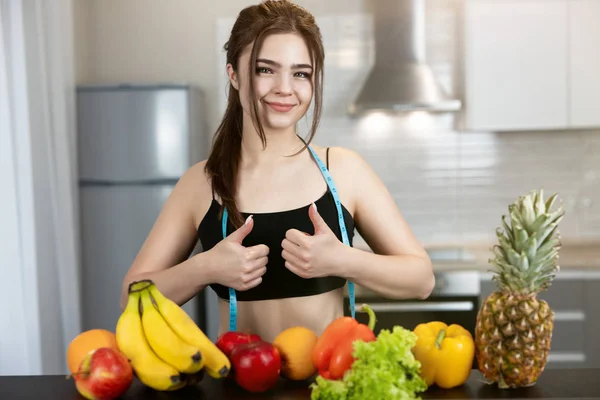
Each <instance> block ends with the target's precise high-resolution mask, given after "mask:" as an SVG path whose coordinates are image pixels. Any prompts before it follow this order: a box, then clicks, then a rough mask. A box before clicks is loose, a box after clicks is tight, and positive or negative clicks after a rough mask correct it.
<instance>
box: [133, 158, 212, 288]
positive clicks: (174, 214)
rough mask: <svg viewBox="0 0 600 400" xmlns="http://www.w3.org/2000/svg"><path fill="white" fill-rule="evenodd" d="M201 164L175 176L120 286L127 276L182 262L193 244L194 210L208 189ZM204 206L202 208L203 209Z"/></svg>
mask: <svg viewBox="0 0 600 400" xmlns="http://www.w3.org/2000/svg"><path fill="white" fill-rule="evenodd" d="M203 168H204V163H199V164H196V165H195V166H193V167H191V168H190V169H189V170H188V171H186V173H185V174H184V175H183V176H182V177H181V178H180V179H179V181H178V182H177V184H176V185H175V187H174V188H173V191H172V192H171V194H170V195H169V197H168V199H167V201H166V202H165V204H164V205H163V207H162V210H161V212H160V214H159V216H158V218H157V219H156V221H155V222H154V225H153V227H152V229H151V231H150V232H149V234H148V236H147V238H146V240H145V241H144V243H143V245H142V247H141V249H140V250H139V252H138V254H137V256H136V258H135V259H134V261H133V264H132V265H131V267H130V269H129V271H128V272H127V275H126V276H125V280H124V285H125V284H126V282H127V281H129V280H130V278H132V277H134V276H139V275H145V274H148V273H153V272H157V271H161V270H164V269H167V268H170V267H173V266H175V265H177V264H179V263H181V262H183V261H185V260H186V259H187V258H188V257H189V255H190V253H191V252H192V250H193V248H194V246H195V243H196V229H197V227H196V225H195V223H196V217H195V215H196V212H195V210H197V209H198V208H199V207H202V204H203V203H206V200H205V198H206V196H207V193H208V196H210V189H209V188H208V187H209V186H208V183H207V182H206V178H205V176H204V170H203ZM207 207H208V205H207V206H206V207H205V208H207Z"/></svg>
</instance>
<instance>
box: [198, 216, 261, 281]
mask: <svg viewBox="0 0 600 400" xmlns="http://www.w3.org/2000/svg"><path fill="white" fill-rule="evenodd" d="M252 227H254V219H253V218H252V216H250V217H248V219H247V220H246V222H245V223H244V225H242V226H241V227H239V228H238V229H237V230H236V231H235V232H233V233H231V234H230V235H229V236H227V237H226V238H224V239H223V240H221V241H220V242H219V243H217V244H216V245H215V247H213V248H212V249H210V250H209V251H208V253H209V254H210V265H213V266H214V267H213V268H214V270H215V275H216V276H215V278H214V280H215V282H216V283H218V284H221V285H223V286H226V287H230V288H234V289H235V290H240V291H244V290H248V289H252V288H253V287H255V286H257V285H259V284H260V283H261V282H262V276H263V275H264V274H265V272H267V267H266V265H267V261H268V258H267V255H268V254H269V248H268V247H267V246H265V245H264V244H259V245H256V246H252V247H244V246H242V241H243V240H244V238H245V237H246V236H248V234H249V233H250V232H251V231H252Z"/></svg>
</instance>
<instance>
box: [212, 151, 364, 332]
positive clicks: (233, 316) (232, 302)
mask: <svg viewBox="0 0 600 400" xmlns="http://www.w3.org/2000/svg"><path fill="white" fill-rule="evenodd" d="M308 149H309V150H310V152H311V154H312V155H313V158H314V159H315V161H316V162H317V165H318V166H319V169H320V170H321V174H322V175H323V177H324V178H325V182H327V186H328V187H329V190H330V191H331V194H332V196H333V200H334V202H335V208H336V209H337V215H338V223H339V226H340V232H341V233H342V242H343V243H344V244H345V245H347V246H350V241H349V240H348V232H347V230H346V222H345V221H344V214H343V212H342V203H341V201H340V198H339V195H338V192H337V188H336V186H335V183H334V182H333V178H332V177H331V174H330V173H329V170H328V169H327V167H326V166H325V164H323V161H321V159H320V158H319V156H317V153H315V151H314V150H313V149H312V147H310V146H308ZM228 216H229V214H228V213H227V209H224V210H223V218H222V220H221V228H222V232H223V239H225V238H226V237H227V219H228ZM348 297H349V300H350V313H351V315H352V318H355V298H354V283H353V282H351V281H348ZM236 329H237V296H236V293H235V289H233V288H229V330H230V331H232V332H234V331H235V330H236Z"/></svg>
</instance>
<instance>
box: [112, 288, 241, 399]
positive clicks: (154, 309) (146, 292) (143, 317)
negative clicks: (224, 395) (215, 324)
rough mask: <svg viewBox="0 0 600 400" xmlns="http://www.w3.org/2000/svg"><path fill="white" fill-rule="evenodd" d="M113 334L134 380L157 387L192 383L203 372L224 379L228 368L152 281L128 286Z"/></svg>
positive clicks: (216, 350) (172, 387) (163, 388)
mask: <svg viewBox="0 0 600 400" xmlns="http://www.w3.org/2000/svg"><path fill="white" fill-rule="evenodd" d="M116 337H117V344H118V346H119V349H120V350H121V352H122V353H123V354H125V356H127V358H129V360H130V362H131V366H132V367H133V370H134V371H135V374H136V376H137V377H138V379H139V380H140V381H141V382H142V383H143V384H145V385H146V386H149V387H151V388H153V389H155V390H159V391H172V390H177V389H180V388H182V387H184V386H186V384H187V385H191V384H196V383H197V382H199V380H200V379H201V378H202V376H203V374H204V372H205V371H206V373H207V374H208V375H209V376H211V377H213V378H217V379H219V378H223V377H225V376H227V375H228V374H229V370H230V368H231V364H230V362H229V359H228V358H227V356H226V355H225V354H224V353H223V352H222V351H221V350H219V348H218V347H217V346H216V345H215V344H214V343H213V342H212V341H211V340H210V339H209V338H208V337H207V336H206V335H205V334H204V332H202V330H201V329H200V328H199V327H198V326H197V325H196V323H195V322H194V321H193V320H192V319H191V318H190V317H189V315H187V313H186V312H185V311H184V310H183V309H182V308H181V307H180V306H179V305H177V303H175V302H173V301H172V300H170V299H168V298H167V297H165V296H164V295H163V294H162V293H161V292H160V291H159V290H158V288H157V287H156V285H155V284H154V283H153V282H152V281H151V280H143V281H138V282H134V283H132V284H131V285H129V295H128V300H127V306H126V307H125V310H124V311H123V313H122V314H121V316H120V318H119V321H118V322H117V327H116Z"/></svg>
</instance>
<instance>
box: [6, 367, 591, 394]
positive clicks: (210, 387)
mask: <svg viewBox="0 0 600 400" xmlns="http://www.w3.org/2000/svg"><path fill="white" fill-rule="evenodd" d="M598 377H600V369H547V370H546V371H544V373H543V374H542V376H541V377H540V378H539V380H538V382H537V384H536V385H534V386H531V387H528V388H520V389H510V390H508V389H507V390H500V389H497V388H496V387H495V386H490V385H487V384H485V383H483V382H482V381H481V374H480V373H479V371H477V370H473V372H472V373H471V376H470V377H469V380H468V381H467V382H466V383H465V385H463V386H461V387H458V388H454V389H449V390H442V389H438V388H435V387H432V388H430V389H429V390H428V391H427V392H425V393H421V397H422V398H423V399H507V398H508V399H542V398H543V399H582V398H585V399H600V379H598ZM0 399H2V400H12V399H48V400H52V399H57V400H58V399H60V400H70V399H72V400H83V397H82V396H80V395H79V394H78V393H77V391H76V389H75V383H74V382H73V380H72V379H65V376H64V375H45V376H0ZM123 399H130V400H132V399H144V400H152V399H161V400H168V399H173V400H177V399H194V400H204V399H211V400H213V399H214V400H218V399H224V400H242V399H281V400H284V399H285V400H305V399H306V400H309V399H310V390H309V389H308V383H307V382H298V383H296V382H289V381H287V382H286V381H284V380H283V379H282V380H281V381H280V382H279V384H278V386H277V387H276V388H275V389H274V390H271V391H270V392H267V393H261V394H251V393H247V392H244V391H243V390H241V389H240V388H238V387H237V386H236V385H235V384H233V383H225V382H223V381H216V380H214V379H212V378H209V377H205V378H204V380H203V381H202V382H201V383H200V384H198V385H197V386H194V387H188V388H184V389H182V390H180V391H177V392H156V391H154V390H152V389H150V388H147V387H145V386H143V385H142V384H141V383H139V382H138V381H137V380H136V381H134V383H133V384H132V386H131V387H130V388H129V390H128V391H127V393H126V394H125V396H124V397H123Z"/></svg>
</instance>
